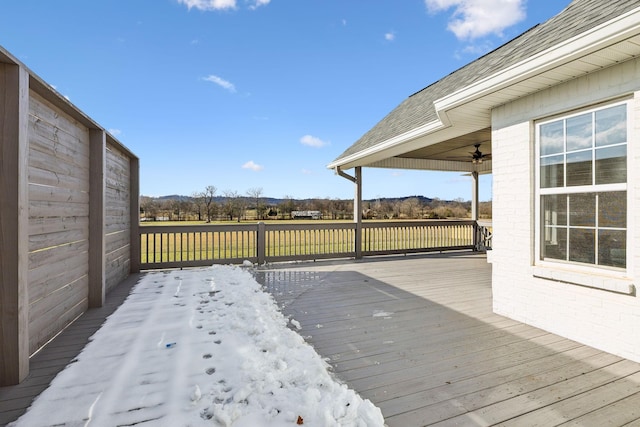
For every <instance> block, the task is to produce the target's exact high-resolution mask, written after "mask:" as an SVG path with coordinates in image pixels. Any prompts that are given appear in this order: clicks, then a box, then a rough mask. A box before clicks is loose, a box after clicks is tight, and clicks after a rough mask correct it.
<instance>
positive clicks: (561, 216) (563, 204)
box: [542, 194, 567, 226]
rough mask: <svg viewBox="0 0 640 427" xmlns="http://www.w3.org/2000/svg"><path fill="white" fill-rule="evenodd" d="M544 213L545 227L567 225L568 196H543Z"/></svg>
mask: <svg viewBox="0 0 640 427" xmlns="http://www.w3.org/2000/svg"><path fill="white" fill-rule="evenodd" d="M542 213H543V215H542V220H543V221H544V225H545V226H552V225H567V196H566V195H565V194H553V195H546V196H542Z"/></svg>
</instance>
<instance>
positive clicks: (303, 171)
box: [300, 169, 313, 175]
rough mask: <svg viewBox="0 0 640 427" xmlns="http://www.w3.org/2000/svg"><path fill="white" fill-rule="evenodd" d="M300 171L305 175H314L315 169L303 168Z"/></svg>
mask: <svg viewBox="0 0 640 427" xmlns="http://www.w3.org/2000/svg"><path fill="white" fill-rule="evenodd" d="M300 172H302V174H303V175H313V171H310V170H309V169H302V170H301V171H300Z"/></svg>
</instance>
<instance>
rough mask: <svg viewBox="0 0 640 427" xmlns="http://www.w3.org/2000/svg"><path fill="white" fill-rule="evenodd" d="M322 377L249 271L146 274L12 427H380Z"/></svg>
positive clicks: (352, 397) (321, 368) (322, 365)
mask: <svg viewBox="0 0 640 427" xmlns="http://www.w3.org/2000/svg"><path fill="white" fill-rule="evenodd" d="M214 284H215V286H214ZM290 322H291V324H292V325H294V326H296V327H297V328H298V329H300V324H299V322H297V321H295V320H293V319H291V320H290ZM328 369H329V365H328V364H327V363H326V361H324V360H322V358H321V357H320V356H319V355H318V354H317V353H316V352H315V351H314V349H313V348H312V347H311V346H310V345H308V344H307V343H306V342H305V341H304V340H303V339H302V337H300V335H298V334H297V333H296V332H294V331H292V330H291V329H289V328H288V327H287V319H286V318H285V317H284V316H283V315H282V314H281V313H280V311H279V310H278V308H277V305H276V304H275V302H274V300H273V298H272V297H271V295H269V294H267V293H266V292H264V291H263V290H262V289H261V287H260V285H259V284H258V283H257V282H256V281H255V280H254V279H253V277H252V276H251V274H250V272H248V271H246V270H245V269H242V268H236V267H231V266H214V267H211V268H206V269H194V270H183V271H181V272H180V275H179V276H178V275H177V272H175V271H174V272H154V273H148V274H146V275H144V276H143V277H142V279H141V280H140V282H139V283H138V284H137V285H136V286H135V288H134V289H133V291H132V293H131V295H130V296H129V297H128V299H127V301H126V302H125V303H124V304H123V305H122V306H121V307H120V308H119V309H118V310H117V311H116V312H115V313H114V314H113V315H112V316H110V317H109V319H107V321H106V322H105V324H104V325H103V326H102V328H101V329H100V330H99V331H98V332H97V333H96V334H95V335H94V336H93V337H92V338H91V341H90V343H89V344H88V345H87V346H86V347H85V349H84V350H83V351H82V352H81V354H80V355H79V356H78V357H77V361H76V362H75V363H72V364H70V365H69V366H68V367H67V368H66V369H65V370H64V371H62V372H61V373H60V374H59V375H58V376H57V377H56V378H55V379H54V381H53V382H52V383H51V386H50V387H49V388H48V389H47V390H45V391H44V392H43V393H42V394H41V395H40V396H39V397H38V398H37V399H36V400H35V401H34V403H33V405H32V406H31V408H29V410H28V411H27V413H26V414H24V415H23V416H22V417H21V418H20V419H19V420H18V421H16V422H15V423H13V424H12V425H13V426H29V427H37V426H45V425H46V426H49V425H92V426H104V425H134V424H145V425H158V426H187V425H188V426H205V425H206V426H236V427H245V426H269V427H279V426H291V425H296V422H297V421H298V417H300V419H301V420H303V422H304V425H305V426H353V427H365V426H366V427H372V426H383V425H384V420H383V417H382V413H381V411H380V409H379V408H377V407H376V406H374V405H373V404H372V403H371V402H370V401H369V400H363V399H362V398H361V397H360V396H359V395H358V394H357V393H356V392H355V391H354V390H352V389H349V388H348V387H347V386H346V385H345V384H342V383H340V382H339V381H338V380H336V379H335V378H334V377H333V376H332V375H331V374H330V373H329V371H328Z"/></svg>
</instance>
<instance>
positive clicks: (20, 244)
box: [0, 64, 29, 386]
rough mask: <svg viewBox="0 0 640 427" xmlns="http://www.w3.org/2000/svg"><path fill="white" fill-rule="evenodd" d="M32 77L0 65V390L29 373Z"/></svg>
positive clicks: (11, 67)
mask: <svg viewBox="0 0 640 427" xmlns="http://www.w3.org/2000/svg"><path fill="white" fill-rule="evenodd" d="M28 87H29V75H28V73H27V71H26V70H25V69H24V68H22V67H20V66H17V65H8V64H0V254H1V255H0V386H4V385H10V384H16V383H18V382H20V381H22V380H23V379H24V378H25V377H26V376H27V374H28V373H29V352H28V346H29V328H28V310H29V297H28V295H29V290H28V277H27V274H28V268H29V266H28V263H27V253H28V240H27V236H28V234H27V233H28V229H29V222H28V199H27V195H28V191H27V167H26V165H27V159H28V122H27V114H28V108H29V94H28Z"/></svg>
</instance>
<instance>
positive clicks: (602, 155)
mask: <svg viewBox="0 0 640 427" xmlns="http://www.w3.org/2000/svg"><path fill="white" fill-rule="evenodd" d="M620 182H627V146H626V144H625V145H617V146H615V147H607V148H599V149H597V150H596V184H614V183H620Z"/></svg>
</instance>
